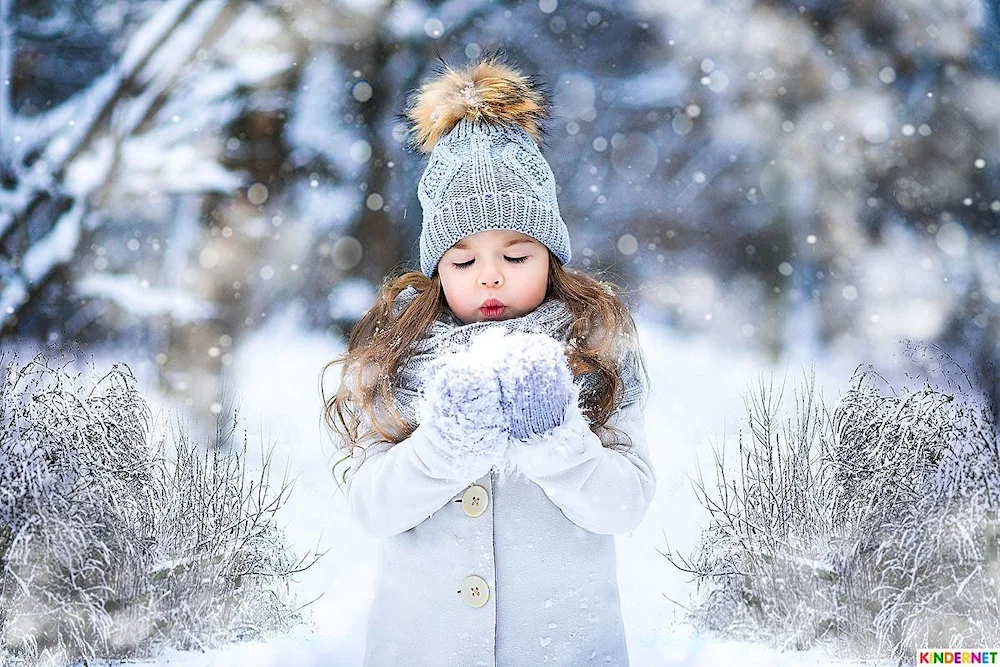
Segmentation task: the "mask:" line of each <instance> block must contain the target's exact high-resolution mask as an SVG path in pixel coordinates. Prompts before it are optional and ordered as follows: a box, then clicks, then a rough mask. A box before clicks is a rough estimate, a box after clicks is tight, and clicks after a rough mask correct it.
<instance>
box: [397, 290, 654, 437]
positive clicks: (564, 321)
mask: <svg viewBox="0 0 1000 667" xmlns="http://www.w3.org/2000/svg"><path fill="white" fill-rule="evenodd" d="M417 294H418V292H417V290H416V289H415V288H413V287H407V288H406V289H404V290H403V291H402V292H400V294H399V296H398V297H397V299H396V301H395V302H394V303H393V316H394V317H398V316H399V314H400V313H402V312H403V310H405V308H406V306H407V305H409V303H410V302H411V301H412V300H413V299H414V298H415V297H416V296H417ZM572 323H573V314H572V313H571V312H570V310H569V308H568V307H567V306H566V304H565V303H563V301H561V300H559V299H549V300H547V301H544V302H543V303H542V304H540V305H539V306H538V307H537V308H535V309H534V310H533V311H531V312H530V313H527V314H526V315H522V316H521V317H514V318H510V319H507V320H486V321H483V322H471V323H469V324H465V323H464V322H462V321H461V320H460V319H458V318H457V317H455V315H454V314H452V313H451V312H450V311H448V310H447V309H445V310H443V311H442V313H441V316H440V317H439V318H438V319H437V320H435V321H434V322H432V323H431V326H430V327H429V328H428V331H427V332H426V334H425V335H424V337H423V338H421V339H419V340H417V341H416V342H415V343H414V344H413V345H412V347H411V348H410V350H409V353H408V354H407V356H405V357H404V358H403V359H404V360H403V363H402V364H401V365H400V368H399V369H398V372H397V375H396V378H395V380H394V382H393V401H394V402H395V404H396V409H397V410H399V412H400V414H401V415H402V416H403V417H404V418H405V419H406V420H407V421H409V422H410V423H412V424H416V423H418V421H419V420H418V418H417V412H418V405H419V404H418V401H419V399H420V396H421V388H422V386H423V382H424V381H425V380H426V379H427V371H428V368H429V366H430V365H431V364H432V363H433V362H434V360H435V359H436V358H437V357H438V356H439V355H440V354H442V353H443V352H446V351H454V350H459V349H463V348H465V347H467V346H468V345H469V343H470V342H471V341H472V340H473V338H475V336H477V335H478V334H480V333H482V332H483V331H485V330H486V329H487V328H492V327H500V328H503V329H505V330H506V331H507V333H514V332H524V333H543V334H547V335H549V336H552V337H553V338H555V339H556V340H558V341H560V342H563V343H566V342H567V341H568V339H569V333H570V328H571V325H572ZM619 373H620V375H621V379H622V384H621V386H620V388H619V392H618V400H617V401H616V406H617V408H618V409H620V408H623V407H625V406H627V405H630V404H631V403H634V402H636V401H638V400H640V399H643V398H644V397H645V395H646V393H647V386H646V383H645V376H644V374H643V372H642V369H641V367H640V359H639V353H638V350H637V349H634V348H633V347H632V346H626V349H625V352H624V353H623V354H622V355H621V358H620V359H619ZM575 381H576V382H577V383H580V384H581V390H580V396H581V398H583V399H586V398H587V397H589V396H596V395H599V392H600V391H601V389H602V387H601V386H600V385H601V383H600V382H599V375H598V374H597V373H586V374H584V375H582V376H580V377H578V378H576V380H575Z"/></svg>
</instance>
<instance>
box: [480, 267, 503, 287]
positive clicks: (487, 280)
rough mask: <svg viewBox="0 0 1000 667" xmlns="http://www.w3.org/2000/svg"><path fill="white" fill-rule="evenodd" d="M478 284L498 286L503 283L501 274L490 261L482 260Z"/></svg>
mask: <svg viewBox="0 0 1000 667" xmlns="http://www.w3.org/2000/svg"><path fill="white" fill-rule="evenodd" d="M479 284H480V285H482V286H483V287H500V285H502V284H503V276H502V275H500V271H498V270H497V267H496V266H495V265H494V264H493V263H491V262H483V268H482V270H481V271H480V272H479Z"/></svg>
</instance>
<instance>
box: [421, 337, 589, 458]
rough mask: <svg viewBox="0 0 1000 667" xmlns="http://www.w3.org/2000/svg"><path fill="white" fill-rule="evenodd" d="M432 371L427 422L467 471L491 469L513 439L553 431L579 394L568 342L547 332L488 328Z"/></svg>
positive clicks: (425, 402)
mask: <svg viewBox="0 0 1000 667" xmlns="http://www.w3.org/2000/svg"><path fill="white" fill-rule="evenodd" d="M430 372H431V377H430V378H428V380H427V382H426V383H425V385H424V391H423V404H422V407H421V422H430V424H431V426H432V428H434V429H435V430H436V431H437V433H438V434H439V435H440V438H438V439H437V440H440V442H441V445H442V447H443V449H444V450H446V451H443V452H442V453H443V454H445V455H447V456H448V457H449V458H450V459H451V460H452V461H453V463H454V464H455V465H456V466H458V467H460V468H461V469H463V470H465V471H482V472H485V469H487V468H489V467H490V466H491V465H493V464H497V463H499V462H500V461H501V460H502V459H503V456H504V452H505V450H506V448H507V446H508V444H510V443H512V442H514V443H515V444H516V442H517V441H523V440H532V441H535V440H537V439H538V438H537V437H536V436H541V435H545V434H548V433H550V432H551V431H552V430H553V429H554V428H555V427H556V426H558V425H559V424H561V423H562V421H563V416H564V414H565V411H566V406H567V404H568V403H569V401H570V400H571V396H574V395H577V394H576V393H575V392H573V375H572V372H571V371H570V369H569V365H568V363H567V360H566V355H565V352H564V349H563V345H562V344H561V343H559V342H558V341H556V340H554V339H552V338H551V337H549V336H547V335H545V334H529V333H510V334H508V333H507V332H506V331H504V330H503V329H487V330H486V331H484V332H483V333H481V334H479V335H478V336H476V337H475V338H474V339H473V340H472V342H471V343H470V344H469V346H468V347H466V348H460V349H458V350H456V351H453V352H449V353H445V354H443V355H442V356H441V357H440V359H439V360H438V361H436V362H435V363H434V364H433V365H432V367H431V371H430Z"/></svg>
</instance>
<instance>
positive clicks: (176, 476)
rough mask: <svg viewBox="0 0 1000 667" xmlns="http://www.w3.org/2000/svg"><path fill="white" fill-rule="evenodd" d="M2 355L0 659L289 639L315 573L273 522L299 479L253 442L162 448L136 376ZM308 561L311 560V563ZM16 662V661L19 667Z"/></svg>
mask: <svg viewBox="0 0 1000 667" xmlns="http://www.w3.org/2000/svg"><path fill="white" fill-rule="evenodd" d="M11 356H13V357H14V359H16V355H10V354H4V355H3V357H2V358H0V362H2V363H0V369H2V370H0V424H2V427H0V567H2V578H0V658H3V659H4V660H10V661H12V663H13V662H14V661H17V664H26V665H30V664H64V663H67V662H70V661H72V660H74V659H77V658H80V657H128V656H132V657H138V656H145V655H150V654H152V653H153V652H154V651H155V650H156V649H157V648H158V647H160V646H163V645H170V646H174V647H179V648H186V647H190V646H192V645H194V646H210V645H215V644H218V643H221V642H225V641H232V640H238V639H243V638H248V637H258V636H263V635H267V634H269V633H273V632H283V631H287V630H288V629H289V628H290V627H291V626H292V625H293V624H295V623H296V622H298V620H300V619H299V615H298V613H297V610H296V608H295V606H294V601H293V600H292V597H291V595H290V593H289V591H288V579H289V576H290V575H291V574H292V573H293V572H295V571H297V570H298V569H301V566H302V563H301V562H298V563H297V562H295V561H294V558H293V556H292V554H291V553H290V550H289V548H288V547H287V545H286V543H285V541H284V538H283V535H282V533H281V532H280V530H279V529H278V528H277V526H276V524H275V521H274V514H275V512H276V511H277V510H278V509H279V508H280V507H281V506H282V504H283V503H284V501H285V499H286V498H287V494H288V492H289V491H290V488H291V487H290V485H289V484H287V483H284V484H283V485H282V486H281V488H280V489H278V490H277V491H276V492H272V491H271V489H270V488H269V486H268V482H267V479H268V471H269V468H270V460H269V458H265V460H264V461H263V462H262V466H261V471H260V474H259V476H258V477H251V476H249V475H248V474H247V467H246V458H247V457H246V444H245V443H244V445H243V447H242V451H237V452H235V453H231V454H225V453H222V452H221V451H220V449H221V446H224V445H226V444H227V443H225V442H220V443H219V444H220V447H216V448H214V449H213V451H212V452H211V453H205V452H203V451H202V449H201V448H199V447H198V446H197V445H196V444H193V443H190V442H188V440H187V438H186V437H185V436H184V434H183V433H180V434H179V435H178V437H177V438H176V442H174V443H172V442H169V440H168V439H167V438H166V437H164V438H160V439H158V440H157V439H154V438H152V437H151V433H152V430H153V429H152V427H153V424H152V418H151V413H150V410H149V408H148V406H147V404H146V403H145V401H144V400H143V399H142V397H141V396H140V394H139V392H138V391H137V388H136V382H135V378H134V377H133V376H132V374H131V372H130V371H129V369H128V367H127V366H125V365H123V364H115V365H113V366H112V368H111V370H110V371H109V372H107V373H106V374H105V375H104V376H103V377H101V378H99V379H98V380H97V381H96V382H95V383H93V386H90V387H87V386H84V384H85V383H84V382H81V381H80V379H79V378H80V375H79V374H77V375H71V374H69V373H67V372H66V371H65V370H63V369H62V368H57V367H53V366H51V365H50V364H49V363H48V362H47V360H46V359H45V358H44V356H43V355H42V354H39V355H38V356H36V357H35V358H34V359H33V360H32V361H30V362H29V363H27V364H25V365H24V366H23V367H19V366H18V365H17V364H16V363H14V359H12V358H10V357H11ZM306 567H308V565H306ZM5 664H6V663H5Z"/></svg>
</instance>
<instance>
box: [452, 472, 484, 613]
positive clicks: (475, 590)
mask: <svg viewBox="0 0 1000 667" xmlns="http://www.w3.org/2000/svg"><path fill="white" fill-rule="evenodd" d="M489 504H490V497H489V495H488V494H487V493H486V489H484V488H483V487H481V486H479V485H478V484H473V485H472V486H470V487H469V488H468V489H466V490H465V493H464V494H462V510H463V511H464V512H465V513H466V514H467V515H469V516H472V517H476V516H481V515H482V513H483V512H485V511H486V508H487V507H488V506H489ZM459 593H461V594H462V599H463V600H464V601H465V603H466V604H467V605H469V606H470V607H482V606H483V605H484V604H486V601H487V600H489V599H490V586H489V584H487V583H486V580H485V579H483V578H482V577H480V576H477V575H475V574H473V575H470V576H468V577H466V578H465V581H463V582H462V590H460V591H459Z"/></svg>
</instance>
